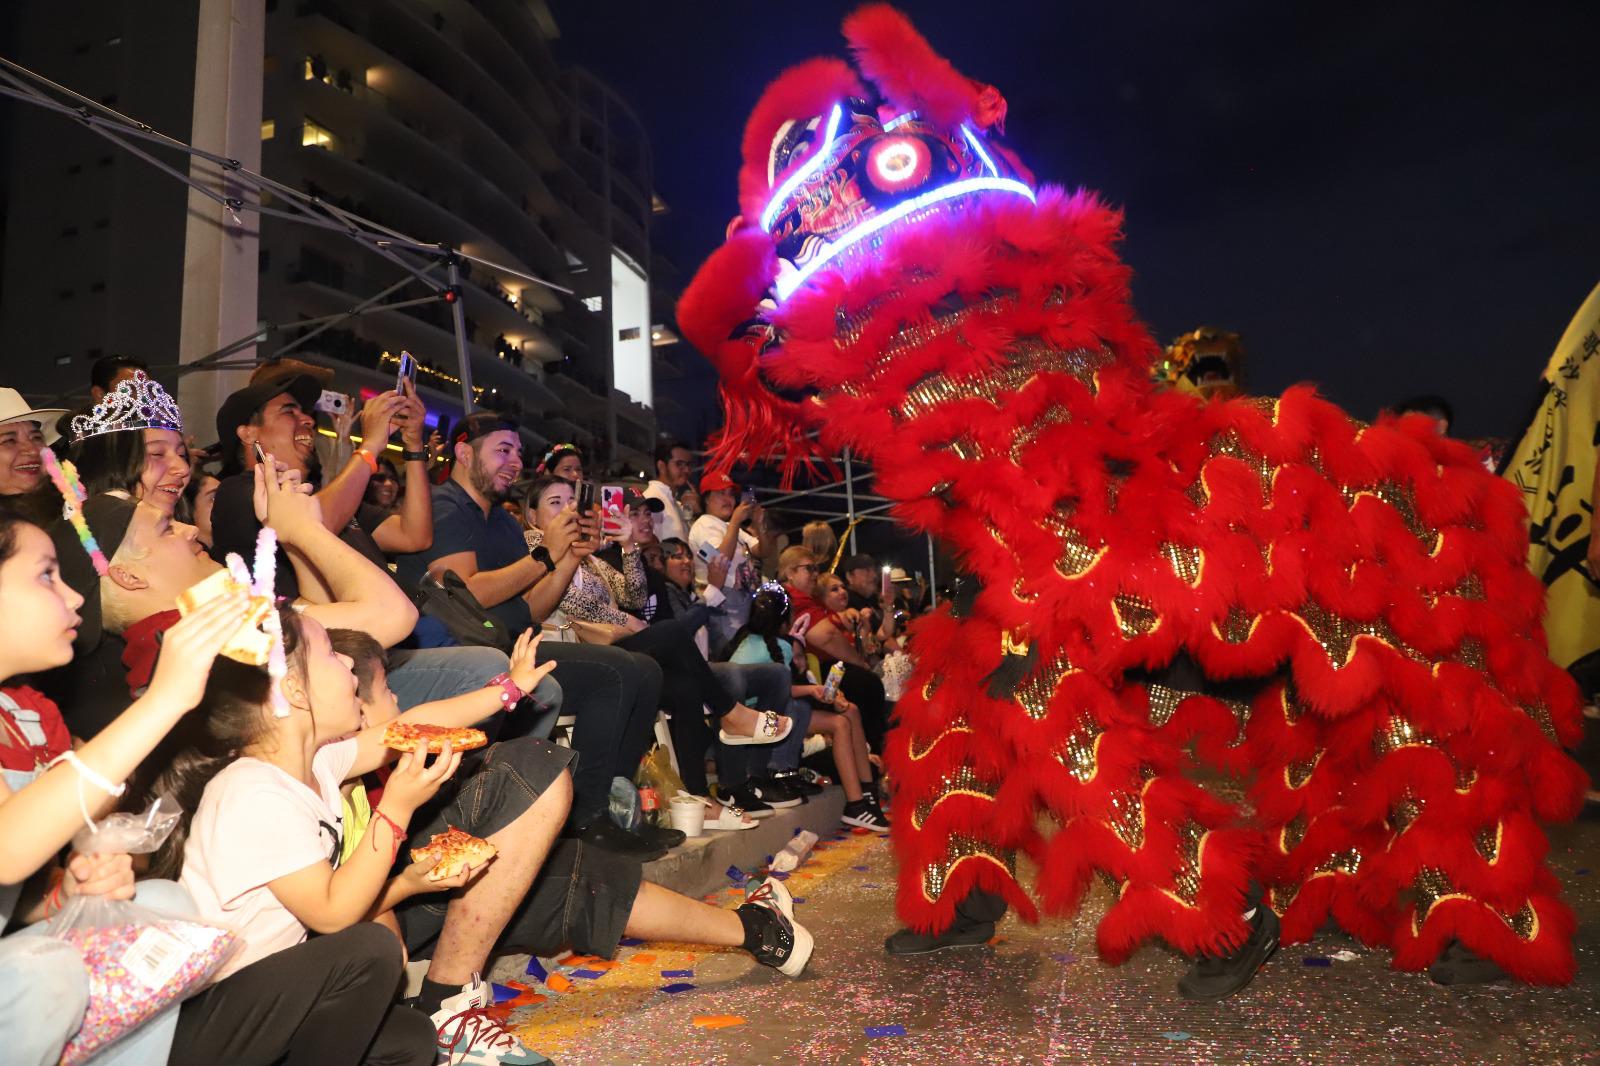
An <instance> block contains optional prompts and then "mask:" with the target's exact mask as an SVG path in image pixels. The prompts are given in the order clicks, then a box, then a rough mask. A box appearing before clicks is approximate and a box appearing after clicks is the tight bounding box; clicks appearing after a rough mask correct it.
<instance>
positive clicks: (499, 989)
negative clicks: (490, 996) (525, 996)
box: [490, 984, 522, 1003]
mask: <svg viewBox="0 0 1600 1066" xmlns="http://www.w3.org/2000/svg"><path fill="white" fill-rule="evenodd" d="M490 987H491V988H493V989H494V1001H495V1002H496V1003H504V1002H505V1001H506V1000H508V999H516V998H517V997H518V996H520V995H522V991H521V989H516V988H511V987H510V986H508V985H502V984H495V985H491V986H490Z"/></svg>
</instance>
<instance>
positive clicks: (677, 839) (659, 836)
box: [633, 822, 689, 850]
mask: <svg viewBox="0 0 1600 1066" xmlns="http://www.w3.org/2000/svg"><path fill="white" fill-rule="evenodd" d="M633 835H634V836H636V837H638V838H639V839H641V840H643V841H644V842H645V843H646V844H653V845H655V846H656V847H660V848H667V849H669V850H670V849H672V848H675V847H677V846H678V845H679V844H682V843H683V842H684V841H685V840H688V839H689V837H688V834H686V833H684V832H683V830H681V829H669V828H666V827H664V826H659V825H651V824H650V823H649V822H644V823H642V824H640V826H639V828H637V829H635V830H634V831H633Z"/></svg>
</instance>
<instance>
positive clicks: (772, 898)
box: [739, 878, 816, 977]
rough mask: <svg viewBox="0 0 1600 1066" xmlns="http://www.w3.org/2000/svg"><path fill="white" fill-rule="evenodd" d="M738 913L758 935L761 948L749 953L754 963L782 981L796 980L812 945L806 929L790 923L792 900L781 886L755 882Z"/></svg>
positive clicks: (787, 891)
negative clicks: (772, 971) (777, 975)
mask: <svg viewBox="0 0 1600 1066" xmlns="http://www.w3.org/2000/svg"><path fill="white" fill-rule="evenodd" d="M739 910H740V912H741V913H743V914H746V915H749V916H750V917H751V918H752V919H753V922H754V924H755V925H756V926H757V927H758V928H759V929H760V931H761V944H760V946H759V947H757V948H756V950H755V951H753V952H751V954H752V955H754V956H755V957H756V961H757V962H759V963H760V964H761V965H763V966H771V967H772V968H773V969H775V970H777V971H778V972H779V973H781V974H783V975H784V976H785V977H799V976H800V974H801V972H802V971H803V970H804V969H805V968H806V963H808V962H810V961H811V950H812V948H813V947H815V946H816V945H815V943H814V941H813V940H812V939H811V934H810V933H809V932H807V930H806V927H805V926H803V925H801V924H800V923H799V922H797V921H795V920H794V898H793V897H792V896H790V895H789V890H788V889H787V888H784V887H783V882H781V881H774V880H772V879H771V878H768V879H766V880H764V881H759V882H757V883H756V886H755V887H754V888H752V889H751V890H750V893H749V895H747V896H745V898H744V902H743V903H741V904H740V905H739Z"/></svg>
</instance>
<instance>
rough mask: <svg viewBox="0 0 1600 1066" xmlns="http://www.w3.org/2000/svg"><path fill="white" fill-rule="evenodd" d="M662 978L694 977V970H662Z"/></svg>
mask: <svg viewBox="0 0 1600 1066" xmlns="http://www.w3.org/2000/svg"><path fill="white" fill-rule="evenodd" d="M661 976H662V977H693V976H694V971H693V970H662V971H661Z"/></svg>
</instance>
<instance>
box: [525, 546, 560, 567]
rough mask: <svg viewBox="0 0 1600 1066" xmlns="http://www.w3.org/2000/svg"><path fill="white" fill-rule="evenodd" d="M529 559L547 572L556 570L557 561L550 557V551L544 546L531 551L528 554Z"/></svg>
mask: <svg viewBox="0 0 1600 1066" xmlns="http://www.w3.org/2000/svg"><path fill="white" fill-rule="evenodd" d="M528 558H530V559H532V560H533V561H534V562H536V563H538V564H539V565H540V566H542V567H544V568H545V569H546V570H554V569H555V568H556V561H555V560H554V559H552V558H551V557H550V549H549V548H546V547H545V546H544V545H543V544H541V545H539V546H538V547H537V548H534V549H533V550H532V551H530V552H529V553H528Z"/></svg>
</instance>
